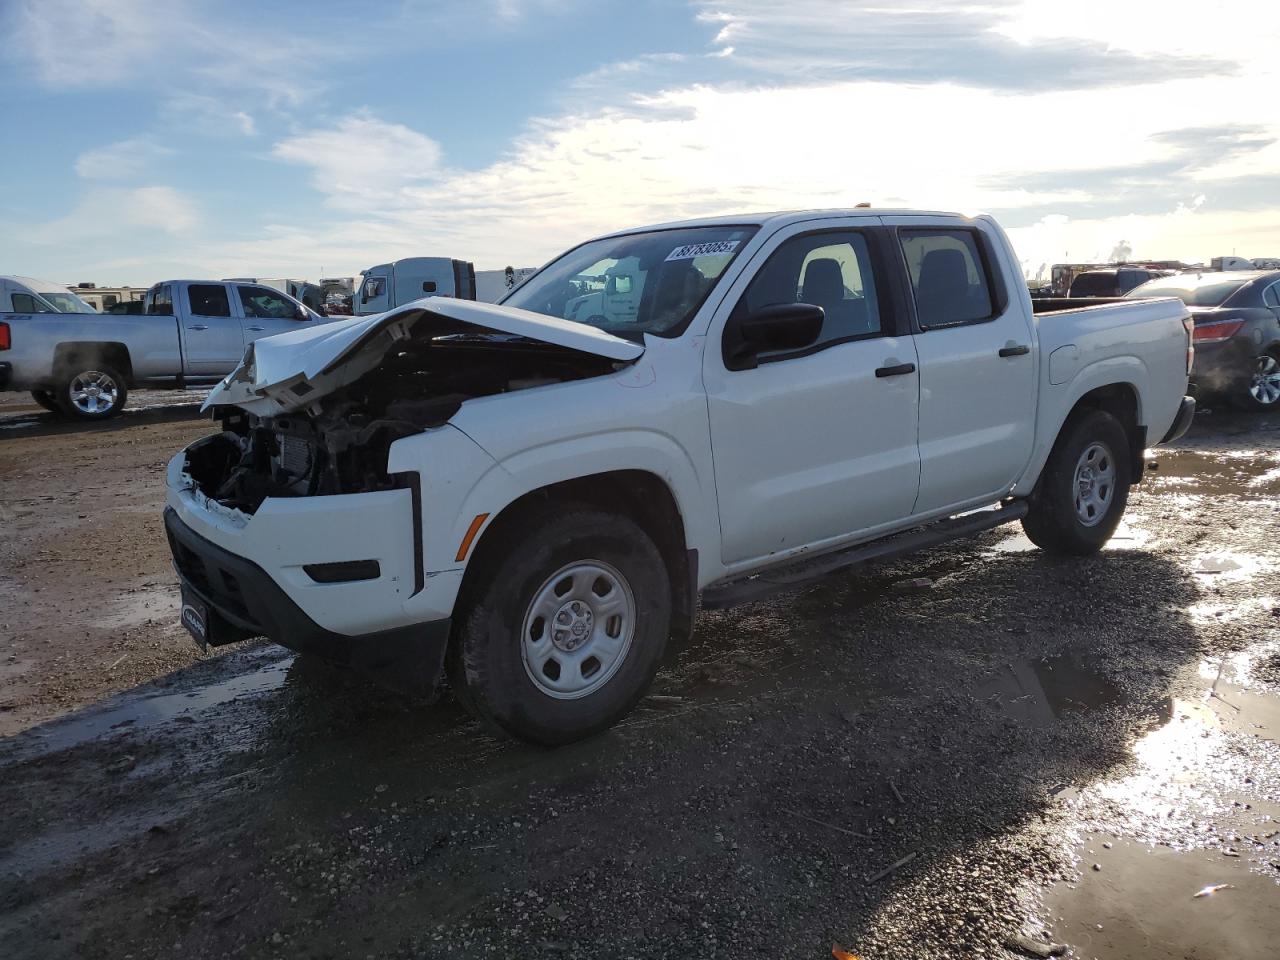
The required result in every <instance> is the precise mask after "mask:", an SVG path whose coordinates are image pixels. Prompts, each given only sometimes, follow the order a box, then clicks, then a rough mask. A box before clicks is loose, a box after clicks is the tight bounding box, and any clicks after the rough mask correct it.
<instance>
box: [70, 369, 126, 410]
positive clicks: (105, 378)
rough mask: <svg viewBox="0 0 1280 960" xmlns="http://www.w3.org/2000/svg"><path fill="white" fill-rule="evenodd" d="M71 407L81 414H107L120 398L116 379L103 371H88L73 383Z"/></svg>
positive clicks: (78, 375)
mask: <svg viewBox="0 0 1280 960" xmlns="http://www.w3.org/2000/svg"><path fill="white" fill-rule="evenodd" d="M70 394H71V405H72V406H73V407H75V408H76V409H77V410H79V411H80V412H81V413H106V412H107V411H109V410H111V409H112V408H113V407H114V406H115V405H116V401H117V400H118V399H119V397H120V388H119V387H117V386H116V381H115V378H113V377H111V376H110V375H109V374H106V373H103V372H102V371H101V370H86V371H85V372H84V373H79V374H76V377H75V379H74V380H72V381H71V391H70Z"/></svg>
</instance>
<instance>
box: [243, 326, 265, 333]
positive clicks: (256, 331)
mask: <svg viewBox="0 0 1280 960" xmlns="http://www.w3.org/2000/svg"><path fill="white" fill-rule="evenodd" d="M245 329H246V330H253V331H254V332H255V333H261V332H262V331H263V330H265V329H267V328H266V327H245Z"/></svg>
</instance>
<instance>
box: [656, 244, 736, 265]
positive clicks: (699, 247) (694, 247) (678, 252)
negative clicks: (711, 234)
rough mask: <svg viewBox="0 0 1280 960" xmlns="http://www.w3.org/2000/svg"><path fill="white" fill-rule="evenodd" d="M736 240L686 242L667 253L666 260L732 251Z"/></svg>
mask: <svg viewBox="0 0 1280 960" xmlns="http://www.w3.org/2000/svg"><path fill="white" fill-rule="evenodd" d="M737 245H738V241H737V240H714V241H712V242H711V243H687V244H685V245H684V246H683V247H676V248H675V249H674V250H672V251H671V252H670V253H668V254H667V261H668V262H670V261H672V260H692V259H693V258H694V257H714V256H715V255H716V254H718V253H733V250H734V248H735V247H736V246H737Z"/></svg>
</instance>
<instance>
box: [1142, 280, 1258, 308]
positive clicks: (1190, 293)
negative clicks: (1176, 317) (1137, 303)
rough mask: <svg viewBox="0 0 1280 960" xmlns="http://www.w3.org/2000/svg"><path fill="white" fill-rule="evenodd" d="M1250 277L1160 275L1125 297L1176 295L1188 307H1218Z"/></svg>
mask: <svg viewBox="0 0 1280 960" xmlns="http://www.w3.org/2000/svg"><path fill="white" fill-rule="evenodd" d="M1250 279H1251V278H1248V277H1246V278H1244V279H1241V280H1208V281H1202V280H1200V278H1199V277H1190V276H1188V277H1160V278H1159V279H1156V280H1150V281H1148V282H1147V283H1144V284H1143V285H1142V286H1140V287H1134V288H1133V289H1132V290H1130V291H1129V292H1128V293H1126V294H1125V297H1126V298H1127V299H1129V300H1140V299H1143V298H1146V297H1177V298H1178V299H1179V300H1181V301H1182V302H1183V303H1185V304H1186V305H1187V306H1188V307H1218V306H1221V305H1222V304H1223V303H1224V302H1225V301H1226V299H1227V297H1229V296H1231V295H1232V294H1233V293H1235V292H1236V291H1237V290H1239V289H1240V288H1241V287H1243V286H1244V285H1245V284H1246V283H1248V282H1249V280H1250Z"/></svg>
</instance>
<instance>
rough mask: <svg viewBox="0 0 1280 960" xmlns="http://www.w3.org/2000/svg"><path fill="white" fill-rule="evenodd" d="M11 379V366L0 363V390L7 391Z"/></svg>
mask: <svg viewBox="0 0 1280 960" xmlns="http://www.w3.org/2000/svg"><path fill="white" fill-rule="evenodd" d="M12 379H13V364H11V363H0V390H8V389H9V381H10V380H12Z"/></svg>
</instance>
